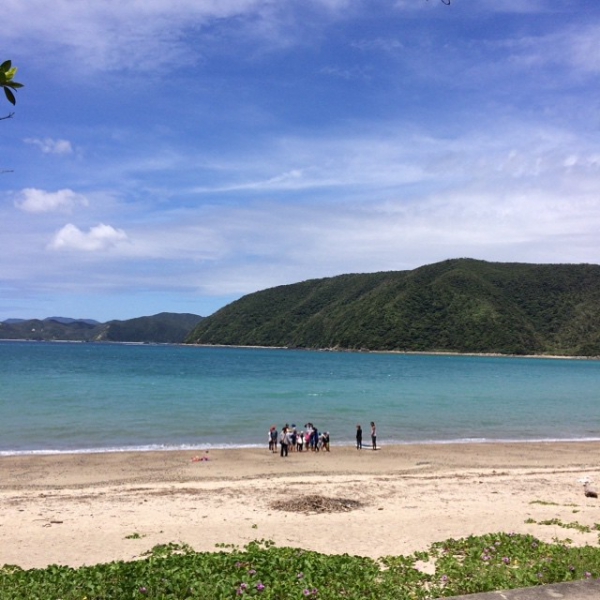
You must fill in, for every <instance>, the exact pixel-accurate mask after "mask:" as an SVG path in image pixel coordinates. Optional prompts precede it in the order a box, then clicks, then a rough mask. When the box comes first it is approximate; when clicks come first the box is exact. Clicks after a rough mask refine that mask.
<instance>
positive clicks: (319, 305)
mask: <svg viewBox="0 0 600 600" xmlns="http://www.w3.org/2000/svg"><path fill="white" fill-rule="evenodd" d="M186 342H187V343H189V344H209V345H210V344H214V345H232V346H270V347H286V348H311V349H336V350H368V351H407V352H457V353H497V354H511V355H560V356H600V266H598V265H590V264H577V265H569V264H544V265H538V264H524V263H492V262H485V261H480V260H473V259H466V258H465V259H453V260H446V261H443V262H439V263H436V264H432V265H427V266H423V267H420V268H417V269H414V270H411V271H392V272H381V273H371V274H349V275H340V276H337V277H327V278H324V279H314V280H309V281H303V282H301V283H296V284H292V285H283V286H278V287H274V288H271V289H267V290H263V291H260V292H256V293H253V294H249V295H246V296H244V297H242V298H240V299H239V300H237V301H235V302H233V303H231V304H229V305H227V306H225V307H224V308H222V309H220V310H219V311H217V312H216V313H214V314H213V315H211V316H210V317H207V318H206V319H203V320H202V321H200V322H199V323H198V325H197V326H196V327H195V328H194V330H193V331H192V332H191V333H190V335H189V336H188V337H187V338H186Z"/></svg>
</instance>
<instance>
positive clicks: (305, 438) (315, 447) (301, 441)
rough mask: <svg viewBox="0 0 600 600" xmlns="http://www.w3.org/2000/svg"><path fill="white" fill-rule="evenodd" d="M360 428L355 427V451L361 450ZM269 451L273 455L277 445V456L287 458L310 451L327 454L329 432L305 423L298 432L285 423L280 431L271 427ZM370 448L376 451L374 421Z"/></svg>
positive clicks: (293, 426)
mask: <svg viewBox="0 0 600 600" xmlns="http://www.w3.org/2000/svg"><path fill="white" fill-rule="evenodd" d="M362 436H363V432H362V427H361V426H360V425H357V426H356V449H357V450H362V447H363V445H362ZM268 439H269V450H270V451H271V452H273V453H276V452H277V445H278V444H279V455H280V456H287V455H288V453H289V452H303V451H308V450H312V451H313V452H319V451H320V450H325V451H327V452H329V432H328V431H325V432H319V430H318V429H317V428H316V427H315V426H314V425H313V424H312V423H306V424H305V425H304V429H303V430H301V431H298V429H297V428H296V426H295V425H292V426H291V427H290V426H289V425H288V424H287V423H286V424H285V425H284V426H283V427H282V428H281V431H278V430H277V427H276V426H275V425H273V426H272V427H271V428H270V429H269V434H268ZM371 448H372V449H373V450H377V427H376V425H375V422H374V421H371Z"/></svg>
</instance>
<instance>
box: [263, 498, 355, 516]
mask: <svg viewBox="0 0 600 600" xmlns="http://www.w3.org/2000/svg"><path fill="white" fill-rule="evenodd" d="M363 506H364V504H363V503H362V502H359V501H358V500H351V499H350V498H327V497H326V496H320V495H319V494H311V495H308V496H300V497H296V498H286V499H284V500H277V501H276V502H273V503H272V504H271V507H272V508H274V509H275V510H284V511H287V512H300V513H333V512H350V511H351V510H356V509H358V508H362V507H363Z"/></svg>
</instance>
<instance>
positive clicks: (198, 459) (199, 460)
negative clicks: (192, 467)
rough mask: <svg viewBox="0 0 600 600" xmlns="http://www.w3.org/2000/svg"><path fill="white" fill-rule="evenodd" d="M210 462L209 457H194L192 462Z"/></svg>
mask: <svg viewBox="0 0 600 600" xmlns="http://www.w3.org/2000/svg"><path fill="white" fill-rule="evenodd" d="M208 460H210V459H209V458H208V456H194V457H193V458H192V462H207V461H208Z"/></svg>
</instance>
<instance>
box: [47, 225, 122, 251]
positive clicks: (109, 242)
mask: <svg viewBox="0 0 600 600" xmlns="http://www.w3.org/2000/svg"><path fill="white" fill-rule="evenodd" d="M127 239H128V238H127V234H126V233H125V232H124V231H123V230H122V229H115V228H114V227H112V226H111V225H104V223H100V224H99V225H96V226H95V227H91V228H90V230H89V231H88V232H87V233H86V232H84V231H81V229H79V228H78V227H76V226H75V225H73V224H72V223H68V224H67V225H65V226H64V227H63V228H62V229H61V230H60V231H59V232H58V233H57V234H56V235H55V236H54V239H53V240H52V242H51V243H50V245H49V248H50V249H52V250H82V251H84V252H101V251H106V250H110V249H111V248H113V247H115V246H116V245H118V244H119V243H121V242H124V241H126V240H127Z"/></svg>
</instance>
